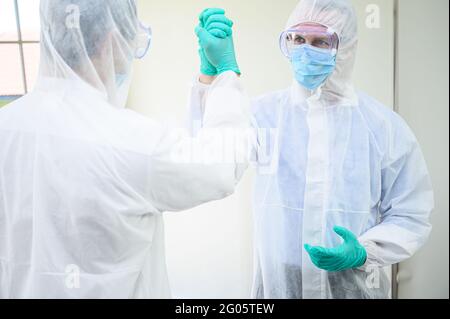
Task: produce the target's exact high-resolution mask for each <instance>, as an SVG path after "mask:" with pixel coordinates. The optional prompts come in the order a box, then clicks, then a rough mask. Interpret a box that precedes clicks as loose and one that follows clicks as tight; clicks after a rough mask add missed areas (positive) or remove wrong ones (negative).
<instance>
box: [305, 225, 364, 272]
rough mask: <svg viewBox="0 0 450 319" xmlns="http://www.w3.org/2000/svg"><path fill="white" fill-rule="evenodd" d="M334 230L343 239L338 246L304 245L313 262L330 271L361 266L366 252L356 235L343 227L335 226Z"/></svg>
mask: <svg viewBox="0 0 450 319" xmlns="http://www.w3.org/2000/svg"><path fill="white" fill-rule="evenodd" d="M334 231H335V232H336V233H337V234H338V235H339V236H341V237H342V238H343V239H344V242H343V243H342V244H341V245H340V246H338V247H335V248H323V247H312V246H310V245H305V249H306V251H307V252H308V254H309V256H310V257H311V261H312V262H313V264H314V265H316V266H317V267H318V268H320V269H323V270H327V271H330V272H335V271H343V270H347V269H353V268H358V267H361V266H363V265H364V264H365V263H366V259H367V252H366V249H365V248H364V247H363V246H362V245H361V244H360V243H359V242H358V239H357V238H356V236H355V235H354V234H353V233H352V232H351V231H349V230H348V229H345V228H343V227H337V226H336V227H334Z"/></svg>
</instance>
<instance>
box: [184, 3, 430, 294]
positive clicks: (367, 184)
mask: <svg viewBox="0 0 450 319" xmlns="http://www.w3.org/2000/svg"><path fill="white" fill-rule="evenodd" d="M318 27H319V29H320V28H323V29H325V30H327V32H328V33H329V34H331V35H332V36H330V40H332V39H333V38H334V39H336V40H337V41H336V44H337V45H336V46H335V47H334V49H335V50H336V51H334V55H331V56H332V57H333V59H329V58H325V57H327V56H329V53H326V52H325V55H324V54H323V52H324V51H323V50H320V49H319V50H317V49H316V48H313V47H312V46H313V45H316V44H314V43H312V44H310V43H306V42H305V43H304V44H302V45H299V46H298V48H297V50H298V51H294V52H293V55H292V56H291V62H292V65H293V69H294V75H295V80H294V82H293V83H292V85H291V87H289V88H287V89H285V90H281V91H277V92H273V93H269V94H266V95H264V96H261V97H258V98H256V99H255V100H254V101H253V114H254V118H255V123H256V124H255V126H256V127H257V128H258V129H259V131H261V132H262V134H260V136H259V147H258V149H257V150H256V152H255V153H256V154H257V156H256V157H257V160H256V163H257V168H258V170H257V171H258V172H257V177H256V181H255V186H254V187H255V190H254V225H255V273H254V276H255V277H254V285H253V297H254V298H304V299H307V298H314V299H326V298H336V299H344V298H345V299H347V298H358V299H359V298H389V297H390V296H391V291H390V288H391V282H390V278H389V276H388V275H387V274H388V272H387V269H386V267H388V266H390V265H393V264H396V263H399V262H402V261H404V260H406V259H408V258H410V257H411V256H413V255H414V254H415V253H416V252H417V251H418V250H419V249H420V248H421V247H422V245H423V244H424V243H425V242H426V240H427V238H428V236H429V234H430V231H431V225H430V222H429V215H430V212H431V211H432V209H433V205H434V203H433V191H432V186H431V182H430V178H429V174H428V171H427V167H426V164H425V161H424V157H423V155H422V152H421V150H420V147H419V145H418V142H417V140H416V138H415V137H414V135H413V133H412V131H411V130H410V129H409V127H408V126H407V124H406V123H405V122H404V121H403V120H402V119H401V118H400V116H398V115H397V114H395V113H394V112H393V111H391V110H390V109H388V108H387V107H385V106H384V105H382V104H381V103H379V102H378V101H376V100H375V99H374V98H372V97H370V96H368V95H366V94H364V93H362V92H357V91H356V90H355V88H354V86H353V83H352V73H353V66H354V62H355V57H356V51H357V43H358V35H357V18H356V15H355V12H354V8H353V7H352V5H351V3H350V1H348V0H303V1H301V2H300V3H299V4H298V6H297V7H296V8H295V10H294V11H293V13H292V14H291V16H290V18H289V20H288V22H287V25H286V30H287V31H288V30H291V31H292V34H294V35H295V33H296V32H299V30H302V32H305V34H306V33H307V32H308V30H313V31H312V32H315V31H317V28H318ZM314 30H315V31H314ZM330 31H331V32H330ZM283 34H284V33H283ZM286 34H289V33H286ZM305 39H307V37H306V36H305ZM281 40H282V41H281V42H283V40H284V38H281ZM288 40H292V39H291V38H288ZM301 40H303V41H304V39H301ZM299 43H301V42H299ZM306 44H307V45H306ZM317 45H318V44H317ZM295 54H298V56H299V57H300V58H299V59H296V55H295ZM318 66H319V67H320V68H318ZM324 70H329V74H328V73H327V72H328V71H326V72H325V71H324ZM314 72H315V73H314ZM323 74H325V75H326V76H325V77H324V79H323V80H320V79H319V80H320V81H319V83H315V82H317V81H316V80H317V79H318V78H320V77H321V76H322V75H323ZM266 76H270V74H267V75H266ZM318 84H320V85H318ZM211 89H212V88H209V87H208V86H207V85H205V84H202V83H198V84H197V86H196V90H197V93H196V94H194V95H193V99H192V101H191V110H192V111H191V112H192V114H191V118H192V119H193V120H196V117H198V115H199V114H202V110H203V109H202V104H201V98H202V97H203V95H204V94H206V93H207V92H209V90H211ZM273 132H276V134H273ZM338 234H339V235H338ZM341 237H342V238H341ZM342 239H344V241H343V240H342Z"/></svg>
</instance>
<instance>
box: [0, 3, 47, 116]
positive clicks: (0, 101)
mask: <svg viewBox="0 0 450 319" xmlns="http://www.w3.org/2000/svg"><path fill="white" fill-rule="evenodd" d="M38 65H39V1H37V0H0V74H1V76H0V107H2V106H3V105H5V104H7V103H9V102H10V101H12V100H14V99H16V98H17V97H20V96H22V95H24V94H26V93H28V92H29V91H30V90H31V89H32V87H33V85H34V81H35V80H36V77H37V71H38Z"/></svg>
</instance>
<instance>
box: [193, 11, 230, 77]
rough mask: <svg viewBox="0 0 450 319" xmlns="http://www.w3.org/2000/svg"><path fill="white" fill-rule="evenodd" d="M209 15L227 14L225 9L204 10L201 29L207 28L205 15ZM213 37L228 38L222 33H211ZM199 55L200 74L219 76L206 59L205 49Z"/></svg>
mask: <svg viewBox="0 0 450 319" xmlns="http://www.w3.org/2000/svg"><path fill="white" fill-rule="evenodd" d="M205 13H206V14H209V15H213V14H219V15H220V14H225V10H223V9H206V10H204V11H203V12H202V13H201V14H200V25H199V26H200V27H201V28H205V17H204V15H205ZM210 33H211V34H212V35H214V36H217V37H220V38H225V37H226V36H223V34H222V33H221V32H218V33H214V32H210ZM198 55H199V57H200V72H201V73H202V74H205V75H209V76H216V75H217V69H216V67H215V66H214V65H212V64H211V63H210V62H209V61H208V59H207V58H206V55H205V51H204V50H203V48H201V47H200V48H199V49H198Z"/></svg>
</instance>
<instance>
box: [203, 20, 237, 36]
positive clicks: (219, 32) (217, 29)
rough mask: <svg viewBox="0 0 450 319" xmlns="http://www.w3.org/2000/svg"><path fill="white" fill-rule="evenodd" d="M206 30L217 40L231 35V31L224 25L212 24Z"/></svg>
mask: <svg viewBox="0 0 450 319" xmlns="http://www.w3.org/2000/svg"><path fill="white" fill-rule="evenodd" d="M206 30H207V31H208V32H209V33H211V34H212V35H214V36H215V37H218V38H222V39H224V38H226V37H228V36H231V35H232V34H233V29H232V28H231V27H229V26H228V25H226V24H224V23H219V22H214V23H211V24H210V25H209V26H208V27H207V28H206Z"/></svg>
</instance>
